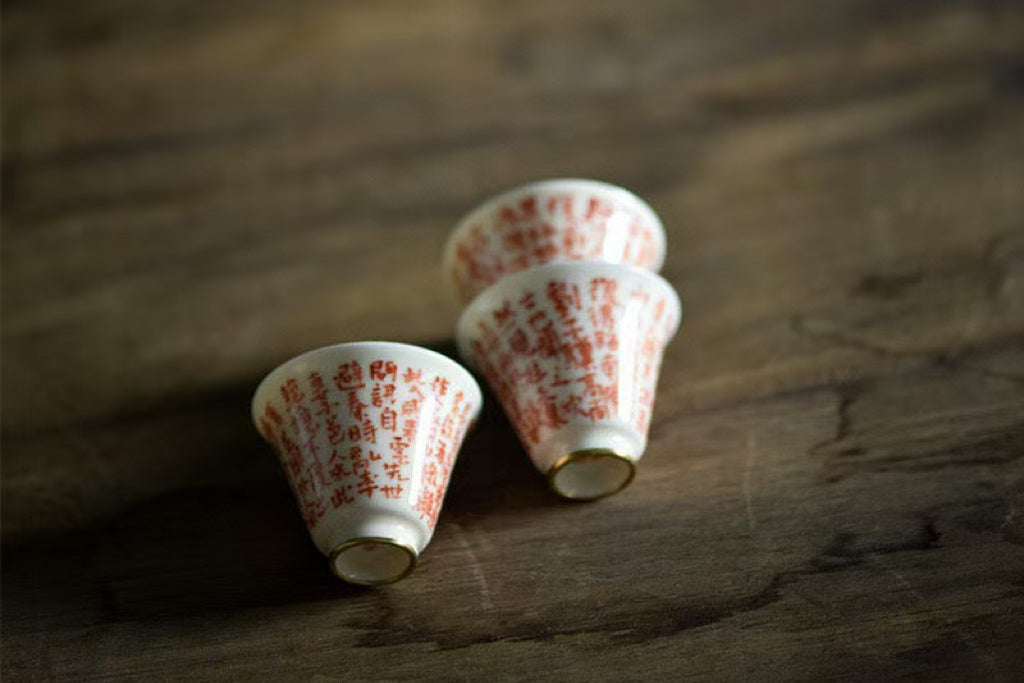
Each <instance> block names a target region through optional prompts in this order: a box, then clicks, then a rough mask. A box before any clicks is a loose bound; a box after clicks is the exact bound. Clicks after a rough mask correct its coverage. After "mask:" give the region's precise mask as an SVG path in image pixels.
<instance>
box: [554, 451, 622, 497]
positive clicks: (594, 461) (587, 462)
mask: <svg viewBox="0 0 1024 683" xmlns="http://www.w3.org/2000/svg"><path fill="white" fill-rule="evenodd" d="M634 474H636V464H635V463H634V462H633V461H632V460H631V459H630V458H627V457H626V456H624V455H622V454H621V453H618V452H616V451H613V450H611V449H608V448H588V449H585V450H580V451H573V452H572V453H569V454H568V455H566V456H563V457H562V458H560V459H559V460H558V461H557V462H556V463H555V464H554V465H552V466H551V469H549V470H548V484H549V485H550V486H551V488H552V489H553V490H554V491H555V493H557V494H558V495H560V496H562V497H563V498H569V499H570V500H581V501H585V500H597V499H599V498H604V497H606V496H610V495H612V494H615V493H618V492H619V491H621V490H622V489H624V488H626V486H628V485H629V483H630V482H631V481H633V476H634Z"/></svg>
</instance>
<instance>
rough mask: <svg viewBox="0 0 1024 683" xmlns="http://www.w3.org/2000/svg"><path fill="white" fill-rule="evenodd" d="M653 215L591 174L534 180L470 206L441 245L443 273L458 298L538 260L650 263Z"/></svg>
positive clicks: (657, 247)
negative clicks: (442, 248) (587, 177)
mask: <svg viewBox="0 0 1024 683" xmlns="http://www.w3.org/2000/svg"><path fill="white" fill-rule="evenodd" d="M664 258H665V230H664V228H663V226H662V224H661V220H660V219H659V218H658V215H657V214H656V213H655V212H654V211H653V210H652V209H651V207H650V206H648V204H647V203H646V202H644V201H643V200H642V199H640V198H639V197H637V196H636V195H635V194H633V193H632V192H630V191H629V190H626V189H624V188H621V187H617V186H615V185H610V184H608V183H603V182H600V181H597V180H584V179H577V178H562V179H554V180H541V181H538V182H534V183H528V184H526V185H521V186H519V187H515V188H513V189H511V190H507V191H505V192H503V193H501V194H499V195H497V196H495V197H493V198H491V199H489V200H487V201H485V202H484V203H483V204H481V205H480V206H478V207H477V208H475V209H473V210H472V211H471V212H470V213H469V214H468V215H467V216H466V217H465V218H463V219H462V220H461V221H460V222H459V223H458V225H456V227H455V229H454V230H453V231H452V234H451V237H450V238H449V239H448V243H447V245H446V246H445V250H444V261H443V265H442V269H443V272H444V274H445V278H446V279H447V280H448V282H449V284H450V285H451V286H452V287H453V288H454V290H455V293H456V296H457V297H458V298H459V300H460V301H462V302H463V303H465V302H468V301H470V300H472V299H473V297H474V296H476V295H477V294H478V293H479V292H481V291H482V290H483V289H485V288H486V287H488V286H490V285H492V284H493V283H495V282H497V281H498V280H499V279H501V278H502V277H504V276H506V275H509V274H512V273H515V272H519V271H521V270H525V269H526V268H529V267H531V266H535V265H540V264H543V263H557V262H563V261H597V262H604V263H623V264H627V265H633V266H637V267H640V268H646V269H649V270H653V271H657V270H659V269H660V268H661V265H662V262H663V261H664Z"/></svg>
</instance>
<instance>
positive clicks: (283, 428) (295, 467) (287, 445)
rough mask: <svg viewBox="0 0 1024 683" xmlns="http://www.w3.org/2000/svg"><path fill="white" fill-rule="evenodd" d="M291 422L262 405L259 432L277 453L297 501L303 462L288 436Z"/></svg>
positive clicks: (275, 409)
mask: <svg viewBox="0 0 1024 683" xmlns="http://www.w3.org/2000/svg"><path fill="white" fill-rule="evenodd" d="M291 422H292V418H288V419H287V420H286V419H285V418H284V417H283V416H282V415H281V412H280V411H279V410H278V409H277V408H275V407H274V404H273V403H271V402H270V401H267V402H266V403H265V404H264V406H263V415H262V416H261V417H260V421H259V424H260V431H261V432H262V433H263V435H264V437H266V439H267V440H268V441H269V442H270V444H271V445H272V446H273V447H274V452H275V453H277V457H278V460H280V461H281V466H282V467H283V468H284V470H285V472H287V473H288V484H289V486H290V487H291V489H292V493H294V494H295V497H296V499H298V497H299V491H298V488H297V486H296V483H297V482H298V480H299V479H300V477H301V473H302V466H303V465H302V463H303V461H302V453H301V452H300V451H299V446H298V444H296V443H295V441H294V439H292V438H291V437H289V436H288V430H289V429H290V428H291V424H290V423H291ZM300 509H301V506H300ZM303 518H304V519H305V514H303Z"/></svg>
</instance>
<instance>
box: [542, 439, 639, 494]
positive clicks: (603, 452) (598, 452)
mask: <svg viewBox="0 0 1024 683" xmlns="http://www.w3.org/2000/svg"><path fill="white" fill-rule="evenodd" d="M606 458H612V459H614V460H615V461H616V463H621V464H624V465H626V468H627V469H626V470H625V477H623V479H622V481H620V482H619V483H618V484H617V485H615V486H613V487H612V488H610V489H608V490H607V491H601V492H600V493H597V494H595V495H574V494H572V493H571V492H568V491H565V490H563V489H562V488H559V486H558V474H559V473H560V472H561V471H562V470H563V469H565V467H566V466H568V465H571V464H573V463H581V462H587V461H597V460H603V459H606ZM635 475H636V463H635V462H634V461H633V460H632V459H631V458H628V457H626V456H625V455H623V454H622V453H619V452H617V451H613V450H611V449H610V448H586V449H583V450H579V451H573V452H572V453H569V454H568V455H565V456H563V457H561V458H560V459H559V460H558V461H557V462H555V464H554V465H552V466H551V469H549V470H548V485H549V486H550V487H551V490H552V491H554V492H555V493H557V494H558V495H560V496H562V497H563V498H568V499H569V500H579V501H589V500H599V499H601V498H607V497H608V496H612V495H615V494H616V493H618V492H619V491H621V490H622V489H624V488H626V487H627V486H629V483H630V482H631V481H633V477H634V476H635Z"/></svg>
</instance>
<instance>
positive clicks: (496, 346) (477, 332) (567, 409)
mask: <svg viewBox="0 0 1024 683" xmlns="http://www.w3.org/2000/svg"><path fill="white" fill-rule="evenodd" d="M681 314H682V308H681V305H680V302H679V298H678V296H677V295H676V293H675V290H673V289H672V287H671V285H669V284H668V283H667V282H666V281H665V280H664V279H662V278H661V277H660V276H658V275H657V274H655V273H652V272H650V271H647V270H643V269H640V268H634V267H631V266H624V265H618V264H607V263H583V262H575V263H557V264H547V265H541V266H535V267H533V268H530V269H527V270H524V271H521V272H519V273H516V274H513V275H509V276H507V277H505V278H503V279H501V280H499V281H498V282H497V283H495V284H494V285H492V286H490V287H488V288H487V289H485V290H484V291H483V292H481V293H480V294H479V295H478V296H477V298H476V299H474V300H473V302H472V303H471V304H470V305H469V306H468V307H467V308H466V310H465V311H464V312H463V314H462V316H461V318H460V319H459V323H458V327H457V343H458V346H459V352H460V354H461V355H462V357H463V358H464V359H466V360H467V361H468V362H470V363H472V364H473V365H474V366H475V367H476V368H477V369H479V371H480V372H481V373H482V374H483V375H484V376H485V377H486V378H487V381H488V383H489V384H490V386H491V388H492V389H493V390H494V392H495V393H496V394H497V395H498V398H499V400H500V401H501V403H502V406H503V407H504V409H505V412H506V414H507V415H508V417H509V419H510V421H511V422H512V424H513V426H514V427H515V428H516V431H517V432H518V434H519V437H520V440H521V441H522V442H523V444H524V446H525V447H526V449H527V451H528V452H529V455H530V458H531V459H532V460H533V462H534V464H535V465H536V467H537V468H538V469H539V470H541V471H542V472H545V473H547V472H548V471H549V470H551V468H552V467H553V466H554V465H555V464H556V463H557V462H559V460H561V459H562V458H564V457H565V456H567V455H568V454H570V453H574V452H577V451H581V450H590V449H608V450H611V451H614V452H616V453H618V454H619V455H621V456H623V457H624V458H626V459H628V460H630V461H632V462H636V461H637V460H639V459H640V457H641V456H642V455H643V451H644V449H645V447H646V444H647V430H648V427H649V424H650V415H651V409H652V407H653V401H654V392H655V389H656V386H657V377H658V370H659V368H660V364H661V357H662V353H663V351H664V348H665V345H666V344H667V343H668V342H669V340H670V339H671V338H672V337H673V336H674V334H675V332H676V330H677V328H678V325H679V321H680V317H681Z"/></svg>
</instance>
